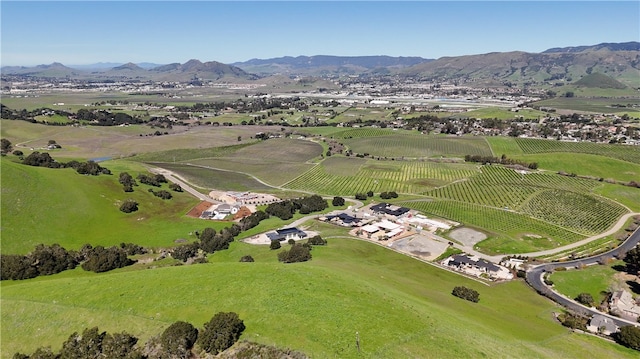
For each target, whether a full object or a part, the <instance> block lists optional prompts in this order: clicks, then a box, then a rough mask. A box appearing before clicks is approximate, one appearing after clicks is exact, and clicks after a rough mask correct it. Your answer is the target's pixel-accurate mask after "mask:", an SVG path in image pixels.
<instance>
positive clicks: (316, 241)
mask: <svg viewBox="0 0 640 359" xmlns="http://www.w3.org/2000/svg"><path fill="white" fill-rule="evenodd" d="M307 243H309V244H310V245H312V246H326V245H327V240H326V239H323V238H322V237H320V236H319V235H318V236H313V237H311V238H309V239H307Z"/></svg>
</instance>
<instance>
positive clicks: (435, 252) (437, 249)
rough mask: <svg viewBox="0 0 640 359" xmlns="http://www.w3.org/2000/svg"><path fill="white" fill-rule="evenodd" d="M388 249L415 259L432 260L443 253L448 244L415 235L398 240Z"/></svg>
mask: <svg viewBox="0 0 640 359" xmlns="http://www.w3.org/2000/svg"><path fill="white" fill-rule="evenodd" d="M390 247H391V248H394V249H396V250H398V251H400V252H404V253H408V254H410V255H413V256H415V257H419V258H422V259H426V260H433V259H436V258H438V256H439V255H441V254H442V253H444V251H445V250H446V249H447V247H448V243H443V242H439V241H436V240H434V239H431V238H429V237H427V236H425V235H416V236H411V237H406V238H402V239H399V240H397V241H395V242H393V243H392V244H391V245H390Z"/></svg>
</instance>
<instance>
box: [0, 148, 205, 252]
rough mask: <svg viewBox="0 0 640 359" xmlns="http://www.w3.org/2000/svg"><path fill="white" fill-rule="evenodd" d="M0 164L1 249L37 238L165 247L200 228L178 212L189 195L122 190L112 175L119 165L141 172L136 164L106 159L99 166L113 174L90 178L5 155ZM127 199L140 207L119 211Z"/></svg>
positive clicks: (22, 246)
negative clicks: (165, 195)
mask: <svg viewBox="0 0 640 359" xmlns="http://www.w3.org/2000/svg"><path fill="white" fill-rule="evenodd" d="M1 164H2V232H1V233H2V248H1V250H2V253H27V252H29V251H30V250H32V249H33V248H34V247H35V245H37V244H39V243H45V244H53V243H59V244H61V245H63V246H65V247H66V248H68V249H78V248H80V247H81V246H82V245H83V244H84V243H91V244H92V245H94V246H95V245H113V244H119V243H121V242H133V243H138V244H141V245H145V246H170V245H172V244H173V242H174V241H175V240H176V239H178V238H187V239H190V237H189V232H191V231H193V230H195V229H200V228H203V223H202V221H198V220H195V219H190V218H188V217H186V216H185V215H184V214H186V213H187V212H188V211H189V209H190V208H191V207H193V206H194V205H195V204H196V203H197V200H195V199H194V198H193V197H192V196H191V195H189V194H186V193H175V192H174V193H173V195H174V197H173V198H172V199H170V200H162V199H159V198H157V197H155V196H153V195H152V194H151V193H149V192H148V191H147V189H148V188H150V186H147V185H142V184H140V185H139V186H138V187H134V192H132V193H125V192H124V191H123V190H122V185H120V184H119V183H118V177H117V176H118V175H119V173H120V171H123V170H126V171H129V173H130V174H132V175H133V176H134V177H135V176H136V175H137V173H145V172H146V171H145V170H144V168H143V167H141V166H140V165H138V164H131V163H126V162H120V163H114V162H107V163H104V164H103V166H104V167H107V168H109V169H111V170H112V171H113V175H111V176H106V175H101V176H96V177H93V176H83V175H79V174H77V173H76V172H75V171H74V170H73V169H50V168H39V167H31V166H25V165H22V164H18V163H14V162H11V161H9V159H8V158H3V159H2V163H1ZM112 164H113V165H112ZM166 186H167V185H166V184H165V185H164V188H165V189H167V188H166ZM127 198H133V199H135V200H136V201H138V203H139V204H140V206H139V207H140V210H139V211H137V212H134V213H130V214H125V213H122V212H120V211H119V209H118V208H119V205H120V203H121V201H123V200H125V199H127Z"/></svg>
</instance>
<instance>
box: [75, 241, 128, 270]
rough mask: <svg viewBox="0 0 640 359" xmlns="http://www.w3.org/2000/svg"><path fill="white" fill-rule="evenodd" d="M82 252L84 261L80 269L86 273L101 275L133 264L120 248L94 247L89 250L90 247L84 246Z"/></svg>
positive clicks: (125, 252)
mask: <svg viewBox="0 0 640 359" xmlns="http://www.w3.org/2000/svg"><path fill="white" fill-rule="evenodd" d="M83 252H84V253H83V254H84V256H85V261H84V263H82V269H84V270H86V271H92V272H96V273H102V272H107V271H110V270H113V269H117V268H122V267H126V266H129V265H132V264H133V263H135V261H134V260H132V259H129V258H128V257H127V251H125V250H124V249H123V248H121V247H115V246H114V247H108V248H104V247H103V246H96V247H95V248H91V246H90V245H85V247H83Z"/></svg>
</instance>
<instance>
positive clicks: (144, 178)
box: [138, 173, 167, 187]
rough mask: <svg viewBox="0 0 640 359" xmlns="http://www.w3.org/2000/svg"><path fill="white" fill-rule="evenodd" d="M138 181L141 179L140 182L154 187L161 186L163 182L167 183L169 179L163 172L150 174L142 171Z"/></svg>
mask: <svg viewBox="0 0 640 359" xmlns="http://www.w3.org/2000/svg"><path fill="white" fill-rule="evenodd" d="M138 181H140V183H144V184H148V185H150V186H154V187H160V186H161V185H162V183H167V179H166V178H165V177H164V175H161V174H156V175H151V176H150V175H146V174H143V173H141V174H139V175H138Z"/></svg>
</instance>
